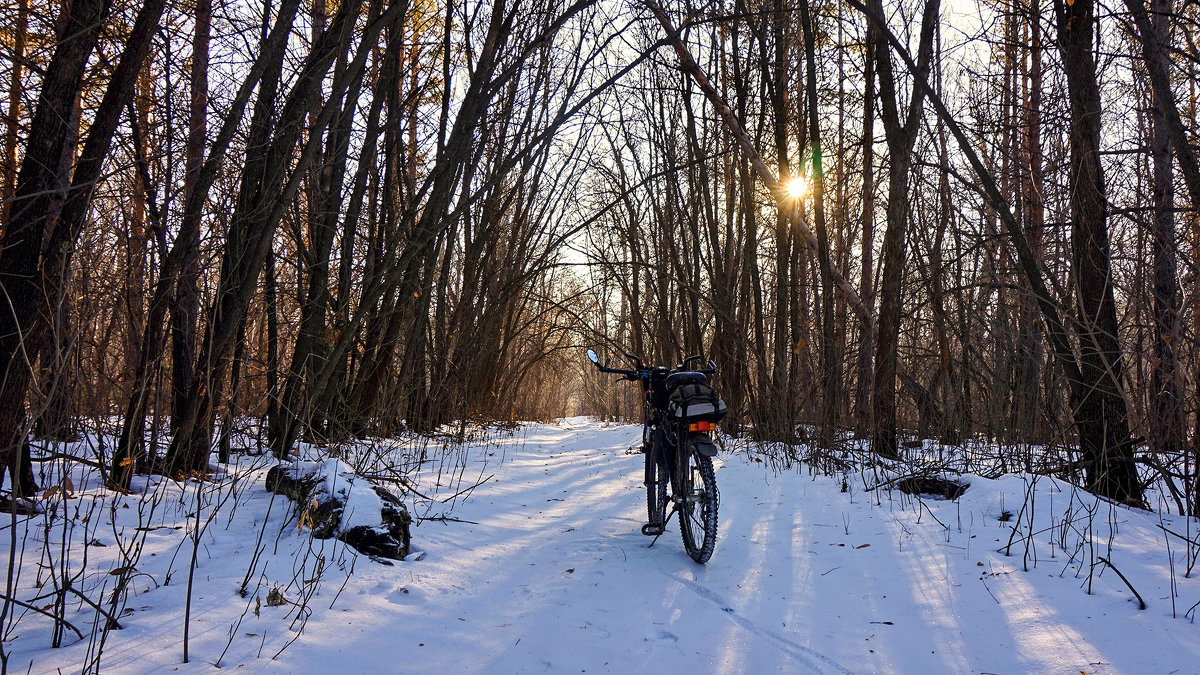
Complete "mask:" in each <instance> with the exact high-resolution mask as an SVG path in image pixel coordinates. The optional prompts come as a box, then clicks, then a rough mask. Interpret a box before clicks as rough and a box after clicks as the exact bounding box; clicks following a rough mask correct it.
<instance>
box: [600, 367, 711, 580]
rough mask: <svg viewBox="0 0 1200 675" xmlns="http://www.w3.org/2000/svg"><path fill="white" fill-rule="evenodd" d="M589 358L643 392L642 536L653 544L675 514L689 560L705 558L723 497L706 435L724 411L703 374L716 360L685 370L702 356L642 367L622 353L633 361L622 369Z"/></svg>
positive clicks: (700, 560)
mask: <svg viewBox="0 0 1200 675" xmlns="http://www.w3.org/2000/svg"><path fill="white" fill-rule="evenodd" d="M587 356H588V359H590V360H591V361H592V363H594V364H595V365H596V367H597V368H598V369H600V372H603V373H614V374H617V375H621V376H622V377H621V379H623V380H630V381H633V382H640V383H641V384H642V388H643V390H644V391H645V395H646V400H645V405H644V417H643V422H642V452H643V453H645V460H646V469H645V485H646V511H647V514H648V516H649V522H647V523H646V524H645V525H643V526H642V534H644V535H647V536H653V537H654V541H652V542H651V543H650V545H651V546H653V545H654V543H655V542H657V541H658V537H660V536H661V535H662V533H663V532H664V531H665V530H666V526H667V522H668V521H669V520H670V518H671V516H673V515H674V514H675V513H679V533H680V535H681V538H682V539H683V548H684V550H685V551H687V554H688V555H689V556H691V558H692V560H695V561H696V562H698V563H701V564H703V563H705V562H708V560H709V558H711V557H712V554H713V550H714V548H715V547H716V541H717V508H718V506H719V505H720V501H721V495H720V492H718V491H717V478H716V474H715V472H714V471H713V465H712V458H713V457H714V456H716V454H717V446H716V444H715V443H713V440H712V437H711V436H710V434H711V432H713V431H715V430H716V423H717V422H718V421H720V419H721V418H723V417H724V416H725V412H726V411H725V403H724V402H723V401H721V399H720V398H719V397H717V395H716V390H714V389H713V388H712V387H711V386H710V385H709V383H708V377H707V376H708V375H712V374H714V373H716V372H717V365H716V363H714V362H713V361H712V360H711V359H710V360H709V362H708V367H707V368H703V369H698V370H688V365H689V364H690V363H692V362H693V361H699V360H700V358H701V357H699V356H689V357H687V358H686V359H684V361H683V363H681V364H679V365H678V366H676V367H675V368H668V367H667V366H645V365H643V364H642V360H641V359H640V358H638V357H636V356H634V355H632V354H625V357H626V358H628V359H629V360H630V361H632V362H633V365H634V368H633V369H632V370H626V369H621V368H609V367H608V362H607V361H605V363H604V365H601V364H600V357H599V356H597V355H596V352H595V351H594V350H592V349H589V350H587ZM677 467H678V468H679V469H680V470H676V468H677ZM668 486H669V487H670V490H671V493H670V494H669V495H668V494H667V488H668ZM668 505H670V506H671V511H670V512H669V513H668V512H667V506H668Z"/></svg>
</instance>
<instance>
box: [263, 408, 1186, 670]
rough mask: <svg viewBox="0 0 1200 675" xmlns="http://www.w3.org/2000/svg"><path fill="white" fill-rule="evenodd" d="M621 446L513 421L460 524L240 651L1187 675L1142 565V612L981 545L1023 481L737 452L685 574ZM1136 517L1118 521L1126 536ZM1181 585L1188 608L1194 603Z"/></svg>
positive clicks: (637, 461)
mask: <svg viewBox="0 0 1200 675" xmlns="http://www.w3.org/2000/svg"><path fill="white" fill-rule="evenodd" d="M638 438H639V429H638V428H637V427H630V426H622V427H612V426H606V425H602V424H599V423H593V422H585V421H582V420H575V421H571V422H565V423H563V424H562V425H559V426H555V425H535V426H530V427H526V428H525V429H524V430H523V431H522V432H519V433H518V436H517V437H515V438H514V439H512V440H511V442H506V443H504V444H502V446H503V447H500V448H499V449H497V448H493V449H492V451H493V452H496V453H497V454H503V455H505V457H504V461H503V463H502V464H500V465H499V466H493V467H492V469H494V470H495V473H496V479H495V481H494V482H491V483H489V484H487V485H485V486H484V487H481V488H480V489H479V490H477V491H476V492H475V494H474V495H472V497H471V498H470V499H468V500H467V501H466V502H464V503H463V504H461V505H460V506H458V507H457V508H456V510H455V511H454V516H455V517H456V518H460V519H463V520H468V521H474V522H475V523H478V524H467V523H441V522H426V523H424V524H423V525H422V526H421V527H419V528H416V529H415V530H414V542H415V543H414V546H415V548H417V549H420V550H424V551H425V552H426V555H425V557H424V558H423V559H422V560H420V561H416V562H405V563H400V564H399V565H397V566H396V567H383V566H379V565H374V564H366V563H365V561H364V562H363V564H360V566H359V567H358V570H357V571H356V572H355V574H354V576H353V577H352V579H351V582H350V587H349V589H348V590H347V593H354V595H353V596H350V597H347V596H345V595H344V596H343V597H342V598H341V599H340V600H339V601H338V603H337V605H335V607H334V610H333V611H332V612H320V613H318V614H316V615H314V617H313V619H312V620H311V621H310V622H309V623H308V626H307V628H306V629H305V633H304V636H303V637H302V638H301V640H300V641H298V642H297V643H295V644H294V645H292V646H291V647H290V648H289V649H288V650H286V651H285V652H284V653H283V655H281V656H280V657H279V658H278V659H277V660H275V661H271V662H267V661H264V660H257V661H254V662H253V663H250V664H247V665H248V666H252V667H255V668H261V669H263V670H264V671H275V672H300V671H309V670H311V669H312V665H313V664H327V665H328V666H330V667H336V668H337V669H339V670H340V669H345V670H347V671H349V670H351V669H353V670H355V671H360V670H361V671H363V672H366V671H370V672H419V673H425V672H478V673H484V672H487V673H507V672H543V671H544V672H555V673H560V672H621V673H624V672H663V671H665V672H706V673H708V672H712V673H742V672H772V671H781V672H804V673H845V672H895V673H916V672H924V673H967V672H991V673H1033V672H1037V673H1081V672H1084V673H1108V672H1122V673H1142V672H1162V673H1167V672H1181V673H1186V672H1192V673H1195V672H1200V665H1197V664H1200V658H1198V657H1200V641H1198V640H1196V637H1197V634H1196V631H1197V628H1196V627H1195V626H1193V625H1192V624H1191V623H1189V622H1187V621H1185V620H1183V619H1171V618H1170V614H1169V612H1170V609H1169V604H1165V603H1166V599H1165V598H1162V599H1160V598H1159V596H1160V595H1165V592H1163V593H1159V594H1158V595H1155V593H1156V592H1157V591H1158V590H1160V589H1157V588H1153V587H1152V584H1153V583H1155V582H1154V579H1155V576H1154V574H1153V573H1152V572H1153V566H1152V565H1151V571H1150V572H1147V573H1146V574H1144V575H1142V579H1141V580H1139V581H1135V584H1143V586H1142V587H1141V588H1140V590H1141V592H1142V593H1143V595H1144V596H1146V597H1147V598H1148V600H1149V601H1151V603H1152V608H1151V609H1150V610H1147V611H1145V612H1139V611H1138V610H1137V609H1136V607H1135V606H1134V605H1133V604H1132V603H1131V602H1130V601H1129V599H1128V596H1129V594H1128V592H1127V590H1125V588H1124V586H1123V584H1121V582H1120V581H1119V580H1118V579H1116V577H1115V576H1114V575H1111V574H1109V575H1107V576H1104V577H1101V578H1100V579H1098V580H1097V581H1096V587H1097V589H1096V594H1095V595H1092V596H1088V595H1086V594H1085V593H1084V591H1083V590H1081V589H1080V582H1079V581H1077V580H1075V578H1074V577H1073V576H1072V575H1071V573H1070V572H1068V573H1067V574H1066V575H1063V576H1060V573H1061V572H1062V569H1063V567H1064V563H1065V562H1066V560H1065V558H1062V557H1061V554H1060V559H1056V560H1045V559H1043V560H1041V561H1040V563H1039V566H1038V567H1037V568H1036V569H1034V570H1033V571H1031V572H1022V571H1020V570H1021V564H1022V563H1021V558H1020V557H1019V556H1013V557H1007V558H1006V557H1004V556H1002V555H1000V554H998V553H996V552H995V549H996V548H998V547H999V546H1000V545H1001V544H1000V543H997V542H999V541H1000V540H1001V539H1003V540H1004V541H1007V536H1008V531H1009V530H1008V529H1007V525H1006V524H1004V523H1001V522H999V521H997V520H996V516H997V515H998V514H999V512H1000V511H1001V509H1002V508H1004V504H1005V501H1004V500H1005V495H1004V494H1003V493H1005V492H1007V504H1008V506H1010V507H1014V508H1015V507H1016V506H1018V505H1019V502H1020V501H1021V493H1020V492H1019V490H1020V489H1021V488H1020V485H1021V483H1020V481H1015V482H1004V481H986V480H983V479H974V480H975V484H974V485H973V487H972V489H971V490H969V491H968V493H967V495H966V496H964V497H963V498H962V499H961V500H960V501H959V503H953V502H945V501H933V502H926V504H925V506H921V505H920V504H918V503H917V502H915V501H913V500H912V499H911V498H908V497H903V495H900V494H899V493H895V501H889V499H888V497H887V495H886V494H885V495H884V499H883V500H882V502H881V503H880V504H873V503H871V500H873V499H874V495H873V494H871V493H868V494H862V493H859V494H856V493H855V491H854V490H853V489H852V490H851V491H850V492H848V493H843V492H841V491H840V490H839V488H840V481H838V480H835V479H832V478H827V477H820V478H817V479H816V480H813V479H811V478H809V477H808V476H806V475H802V474H800V473H798V472H797V473H784V474H781V475H778V476H777V475H775V474H774V473H772V472H771V471H769V470H767V469H765V468H764V466H763V465H762V464H761V463H755V462H753V461H751V460H750V459H749V458H747V457H746V456H744V455H734V456H729V457H725V458H724V461H723V462H722V463H719V468H718V472H717V476H718V478H717V480H718V485H719V486H720V488H721V492H722V501H721V508H720V520H721V523H720V537H719V539H718V546H717V552H716V554H715V555H714V556H713V558H712V560H711V561H710V562H709V564H708V565H704V566H701V565H697V564H695V563H693V562H692V561H691V560H690V559H689V558H688V557H687V556H686V554H685V553H684V552H683V549H682V545H681V544H680V542H679V535H678V529H677V527H676V526H675V525H674V524H672V525H671V526H670V527H669V528H668V530H667V532H666V533H665V534H664V535H663V536H662V537H661V538H660V539H659V540H658V542H657V544H656V545H655V546H654V547H653V548H648V547H647V545H648V544H649V542H650V538H648V537H645V536H643V535H642V534H640V532H639V531H638V530H639V527H640V525H641V524H642V522H643V521H644V517H645V514H644V509H645V506H644V504H645V498H644V492H643V488H642V486H641V480H640V476H641V464H642V457H641V455H637V454H628V452H627V450H628V448H629V447H630V446H631V445H633V444H634V443H635V442H636V441H637V440H638ZM492 469H489V470H492ZM851 480H853V478H852V479H851ZM852 487H853V486H852ZM858 489H859V490H861V486H858ZM901 498H903V499H901ZM1066 499H1067V498H1066V497H1065V496H1063V497H1061V498H1060V502H1059V503H1060V504H1063V505H1064V506H1065V503H1066ZM1043 503H1044V502H1043ZM1130 513H1132V512H1128V511H1121V512H1120V517H1122V518H1128V517H1129V514H1130ZM934 516H936V517H937V519H938V520H940V521H941V522H942V523H945V524H946V525H947V526H948V527H946V528H944V527H942V526H941V525H939V524H938V523H937V522H935V521H934V519H933V517H934ZM1136 519H1137V518H1136V516H1135V517H1134V518H1133V519H1132V520H1136ZM1134 525H1136V523H1135V524H1134ZM1134 525H1129V526H1128V527H1127V530H1128V529H1134V530H1135V533H1136V528H1135V527H1134ZM1143 525H1146V526H1147V527H1149V524H1145V523H1143ZM1148 536H1153V535H1148ZM1159 541H1160V542H1161V540H1159ZM1143 543H1144V542H1143ZM1133 544H1136V542H1133V543H1132V544H1131V545H1133ZM1043 548H1044V549H1048V548H1049V546H1043ZM1159 548H1161V546H1160V547H1159ZM1040 555H1041V556H1042V557H1043V558H1045V557H1046V556H1048V555H1049V553H1048V551H1045V550H1043V551H1042V552H1041V553H1040ZM1115 555H1116V553H1114V556H1115ZM1131 555H1132V554H1131ZM1146 555H1148V556H1149V555H1151V554H1150V553H1147V554H1146ZM1126 560H1127V561H1129V564H1131V565H1132V564H1133V563H1132V560H1130V559H1129V558H1126ZM1162 562H1163V564H1164V565H1165V560H1164V561H1162ZM1190 588H1191V590H1192V591H1193V593H1192V595H1195V591H1197V590H1200V589H1197V588H1196V587H1195V586H1191V587H1190ZM1151 596H1154V597H1153V600H1150V597H1151ZM1187 597H1189V596H1186V595H1185V596H1184V597H1183V598H1182V599H1180V600H1179V602H1180V603H1182V604H1184V607H1186V605H1189V604H1191V602H1194V601H1195V600H1196V599H1197V598H1192V599H1190V600H1186V598H1187ZM1185 600H1186V602H1185ZM1181 611H1182V610H1181Z"/></svg>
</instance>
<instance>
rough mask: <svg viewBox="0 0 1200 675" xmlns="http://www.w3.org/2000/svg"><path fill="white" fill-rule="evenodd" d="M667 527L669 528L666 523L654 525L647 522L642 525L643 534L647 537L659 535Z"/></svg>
mask: <svg viewBox="0 0 1200 675" xmlns="http://www.w3.org/2000/svg"><path fill="white" fill-rule="evenodd" d="M666 529H667V528H666V526H664V525H652V524H650V523H646V524H645V525H643V526H642V534H644V535H646V536H647V537H657V536H659V535H661V534H662V533H663V531H664V530H666Z"/></svg>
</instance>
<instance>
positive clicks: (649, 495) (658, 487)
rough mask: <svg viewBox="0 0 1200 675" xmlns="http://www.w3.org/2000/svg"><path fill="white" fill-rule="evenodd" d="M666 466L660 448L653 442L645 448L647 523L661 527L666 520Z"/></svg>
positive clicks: (667, 479) (668, 479)
mask: <svg viewBox="0 0 1200 675" xmlns="http://www.w3.org/2000/svg"><path fill="white" fill-rule="evenodd" d="M669 481H670V477H669V476H668V475H667V467H666V464H665V462H664V458H663V456H662V450H661V449H659V448H658V447H656V446H655V445H653V444H648V446H647V448H646V513H647V515H648V516H649V519H650V520H649V523H650V525H651V526H654V527H662V526H663V525H665V524H666V520H667V483H668V482H669Z"/></svg>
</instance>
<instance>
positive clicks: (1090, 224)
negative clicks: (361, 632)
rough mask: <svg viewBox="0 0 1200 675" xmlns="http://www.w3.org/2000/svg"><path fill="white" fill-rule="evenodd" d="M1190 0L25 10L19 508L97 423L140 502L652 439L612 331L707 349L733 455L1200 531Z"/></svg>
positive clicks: (1198, 195)
mask: <svg viewBox="0 0 1200 675" xmlns="http://www.w3.org/2000/svg"><path fill="white" fill-rule="evenodd" d="M1180 4H1181V5H1182V6H1180V7H1176V6H1173V3H1172V2H1171V0H1150V2H1149V4H1145V3H1142V2H1139V1H1138V0H1125V2H1124V3H1115V2H1112V3H1107V4H1105V3H1097V2H1095V0H1048V1H1045V2H1044V1H1043V0H979V2H977V3H968V2H963V1H961V0H959V1H957V2H950V1H949V0H947V2H946V3H945V4H942V3H941V2H939V0H922V1H921V2H916V1H912V0H904V1H901V2H889V3H883V2H882V0H843V1H841V2H814V1H813V0H763V1H761V2H755V1H753V0H721V1H714V2H705V3H694V2H687V3H672V2H667V3H666V4H659V2H658V0H630V1H629V2H623V1H617V2H608V1H607V0H576V1H575V2H573V3H569V2H562V1H560V0H532V1H529V2H516V1H515V0H489V1H482V0H481V1H480V2H465V3H454V2H447V3H438V2H433V1H431V0H398V1H396V2H384V1H383V0H368V1H367V2H363V1H362V0H342V1H341V2H333V1H332V0H312V1H311V2H306V3H301V2H300V1H299V0H280V1H279V2H278V3H276V2H272V0H266V1H265V2H264V3H258V4H256V3H236V2H225V1H224V0H215V1H214V0H171V1H168V0H149V1H148V2H144V3H129V2H124V1H123V0H73V1H72V2H68V3H62V4H60V3H55V2H48V3H42V2H36V1H31V0H4V2H3V12H0V17H2V20H0V21H2V25H0V81H3V82H4V85H5V86H4V87H3V91H4V94H3V110H4V116H3V120H4V125H3V126H4V128H3V134H4V139H3V159H2V161H0V168H2V172H0V198H2V205H0V290H2V291H3V299H2V301H0V302H2V303H3V311H0V373H2V375H0V448H3V451H4V454H5V458H6V462H5V463H4V468H5V472H6V476H7V478H8V482H7V483H6V488H7V490H8V491H9V494H10V495H11V497H12V498H11V499H8V500H7V502H6V503H8V504H9V505H10V506H12V507H13V508H17V504H18V499H19V498H22V497H28V496H30V495H34V494H36V493H38V492H39V491H40V490H44V489H45V488H46V487H47V485H46V484H45V481H44V480H43V479H42V477H41V476H40V475H39V466H41V462H44V461H45V460H46V456H47V455H46V454H45V453H47V452H49V453H50V456H54V455H53V452H54V451H53V448H55V447H57V446H55V445H54V443H56V442H66V441H69V440H72V439H77V438H80V437H81V434H94V435H96V437H98V438H100V439H101V440H100V441H99V442H98V445H97V447H96V448H95V452H94V453H93V455H92V456H90V457H87V458H84V460H86V461H89V462H93V463H95V464H97V465H98V466H99V468H100V469H101V470H102V471H103V474H104V476H105V479H106V482H107V484H108V485H109V486H110V487H111V488H113V489H116V490H129V489H130V487H131V479H132V478H133V477H134V476H137V475H144V474H153V475H162V476H168V477H175V478H181V477H187V476H195V475H200V474H203V473H204V472H205V471H206V469H207V467H208V466H209V462H210V452H215V453H216V456H217V459H218V461H220V462H228V461H229V457H230V454H231V453H239V452H249V451H255V452H261V451H268V450H269V452H270V453H272V454H273V455H274V456H275V457H277V458H279V459H285V458H288V457H289V455H290V454H291V453H292V452H293V451H294V449H295V447H296V446H297V443H299V442H304V443H311V444H316V445H319V446H320V445H326V444H334V443H338V442H341V441H344V440H346V439H356V438H367V437H388V436H391V435H396V434H409V433H415V434H432V433H436V432H439V430H440V431H445V430H446V429H451V430H452V429H454V428H455V427H456V426H459V427H462V426H464V425H466V423H467V422H468V421H487V422H498V423H505V424H507V423H513V422H518V421H530V420H550V419H555V418H561V417H564V416H568V415H576V414H588V415H594V416H598V417H602V418H605V419H626V420H629V419H637V418H638V417H639V415H640V404H639V402H638V396H637V394H636V392H633V391H629V392H623V391H620V390H618V389H617V388H615V387H612V386H610V383H609V382H607V380H603V379H602V376H601V375H600V374H598V373H596V372H595V371H594V370H592V369H590V364H587V363H586V359H585V358H584V357H583V352H584V350H585V349H586V348H588V347H593V348H596V349H597V350H598V351H600V352H602V354H603V355H604V356H605V357H606V358H611V359H613V360H614V362H615V361H617V360H620V359H621V358H622V357H621V354H622V353H623V352H630V353H633V354H636V355H639V356H641V357H642V358H644V359H646V360H647V361H648V362H655V363H675V362H678V361H681V360H682V359H683V358H684V356H686V355H690V354H703V355H704V356H705V357H706V358H707V357H711V358H712V359H714V360H715V361H716V363H718V364H719V366H720V369H721V370H720V374H719V376H718V379H717V383H718V386H719V388H720V390H721V392H722V395H723V396H724V398H725V399H726V401H727V402H728V403H729V408H730V411H731V413H730V415H729V418H728V419H727V421H726V423H724V425H723V426H724V431H725V433H727V434H729V435H730V437H732V438H744V439H748V440H750V441H752V442H762V443H783V444H800V443H806V444H808V447H810V448H814V449H816V450H814V452H817V451H819V450H821V449H836V448H838V447H839V446H843V445H845V444H846V443H847V442H848V441H849V439H867V441H868V442H869V444H868V447H869V448H870V451H871V452H872V453H874V454H875V455H878V456H880V457H884V458H898V457H901V456H903V454H904V453H905V452H906V451H907V449H908V448H910V447H912V446H913V444H914V443H915V444H917V445H920V442H921V439H936V441H937V442H938V443H939V444H941V446H944V447H957V448H965V449H969V450H964V452H966V451H970V452H987V453H989V454H990V455H991V456H992V457H994V458H995V459H996V460H997V462H998V466H999V471H1000V472H1001V473H1003V472H1006V471H1017V470H1020V471H1025V472H1032V473H1038V474H1047V475H1049V474H1053V475H1056V476H1060V477H1064V478H1067V479H1069V480H1071V481H1073V482H1075V483H1076V484H1078V485H1080V486H1082V487H1084V488H1086V489H1087V490H1089V491H1091V492H1093V493H1095V494H1098V495H1101V496H1104V497H1107V498H1111V499H1114V500H1116V501H1119V502H1124V503H1126V504H1129V505H1145V504H1146V501H1145V500H1144V490H1145V488H1146V486H1147V485H1148V484H1150V483H1151V482H1161V483H1162V484H1164V485H1165V486H1166V489H1167V491H1168V494H1169V496H1170V498H1169V504H1168V505H1167V508H1170V509H1172V510H1174V511H1175V512H1177V513H1180V514H1184V515H1198V514H1200V513H1198V512H1200V487H1198V485H1197V478H1198V475H1200V470H1198V467H1200V455H1198V452H1197V445H1196V442H1197V437H1198V436H1200V433H1198V429H1200V405H1198V404H1200V378H1198V374H1200V358H1198V357H1200V349H1198V348H1197V341H1198V340H1200V303H1198V302H1197V296H1196V294H1197V291H1198V290H1200V286H1198V285H1197V267H1196V266H1197V262H1198V261H1200V163H1198V162H1197V139H1196V134H1197V131H1198V130H1200V126H1198V122H1197V96H1198V92H1197V76H1196V69H1197V65H1198V63H1200V50H1198V48H1197V45H1196V40H1195V35H1196V33H1197V31H1196V30H1195V27H1196V21H1197V19H1198V18H1200V14H1198V13H1197V6H1196V5H1195V3H1180ZM585 366H588V367H585ZM239 433H241V434H242V435H241V436H239V435H238V434H239ZM247 438H248V439H250V440H246V439H247ZM47 448H49V449H50V450H47Z"/></svg>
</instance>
